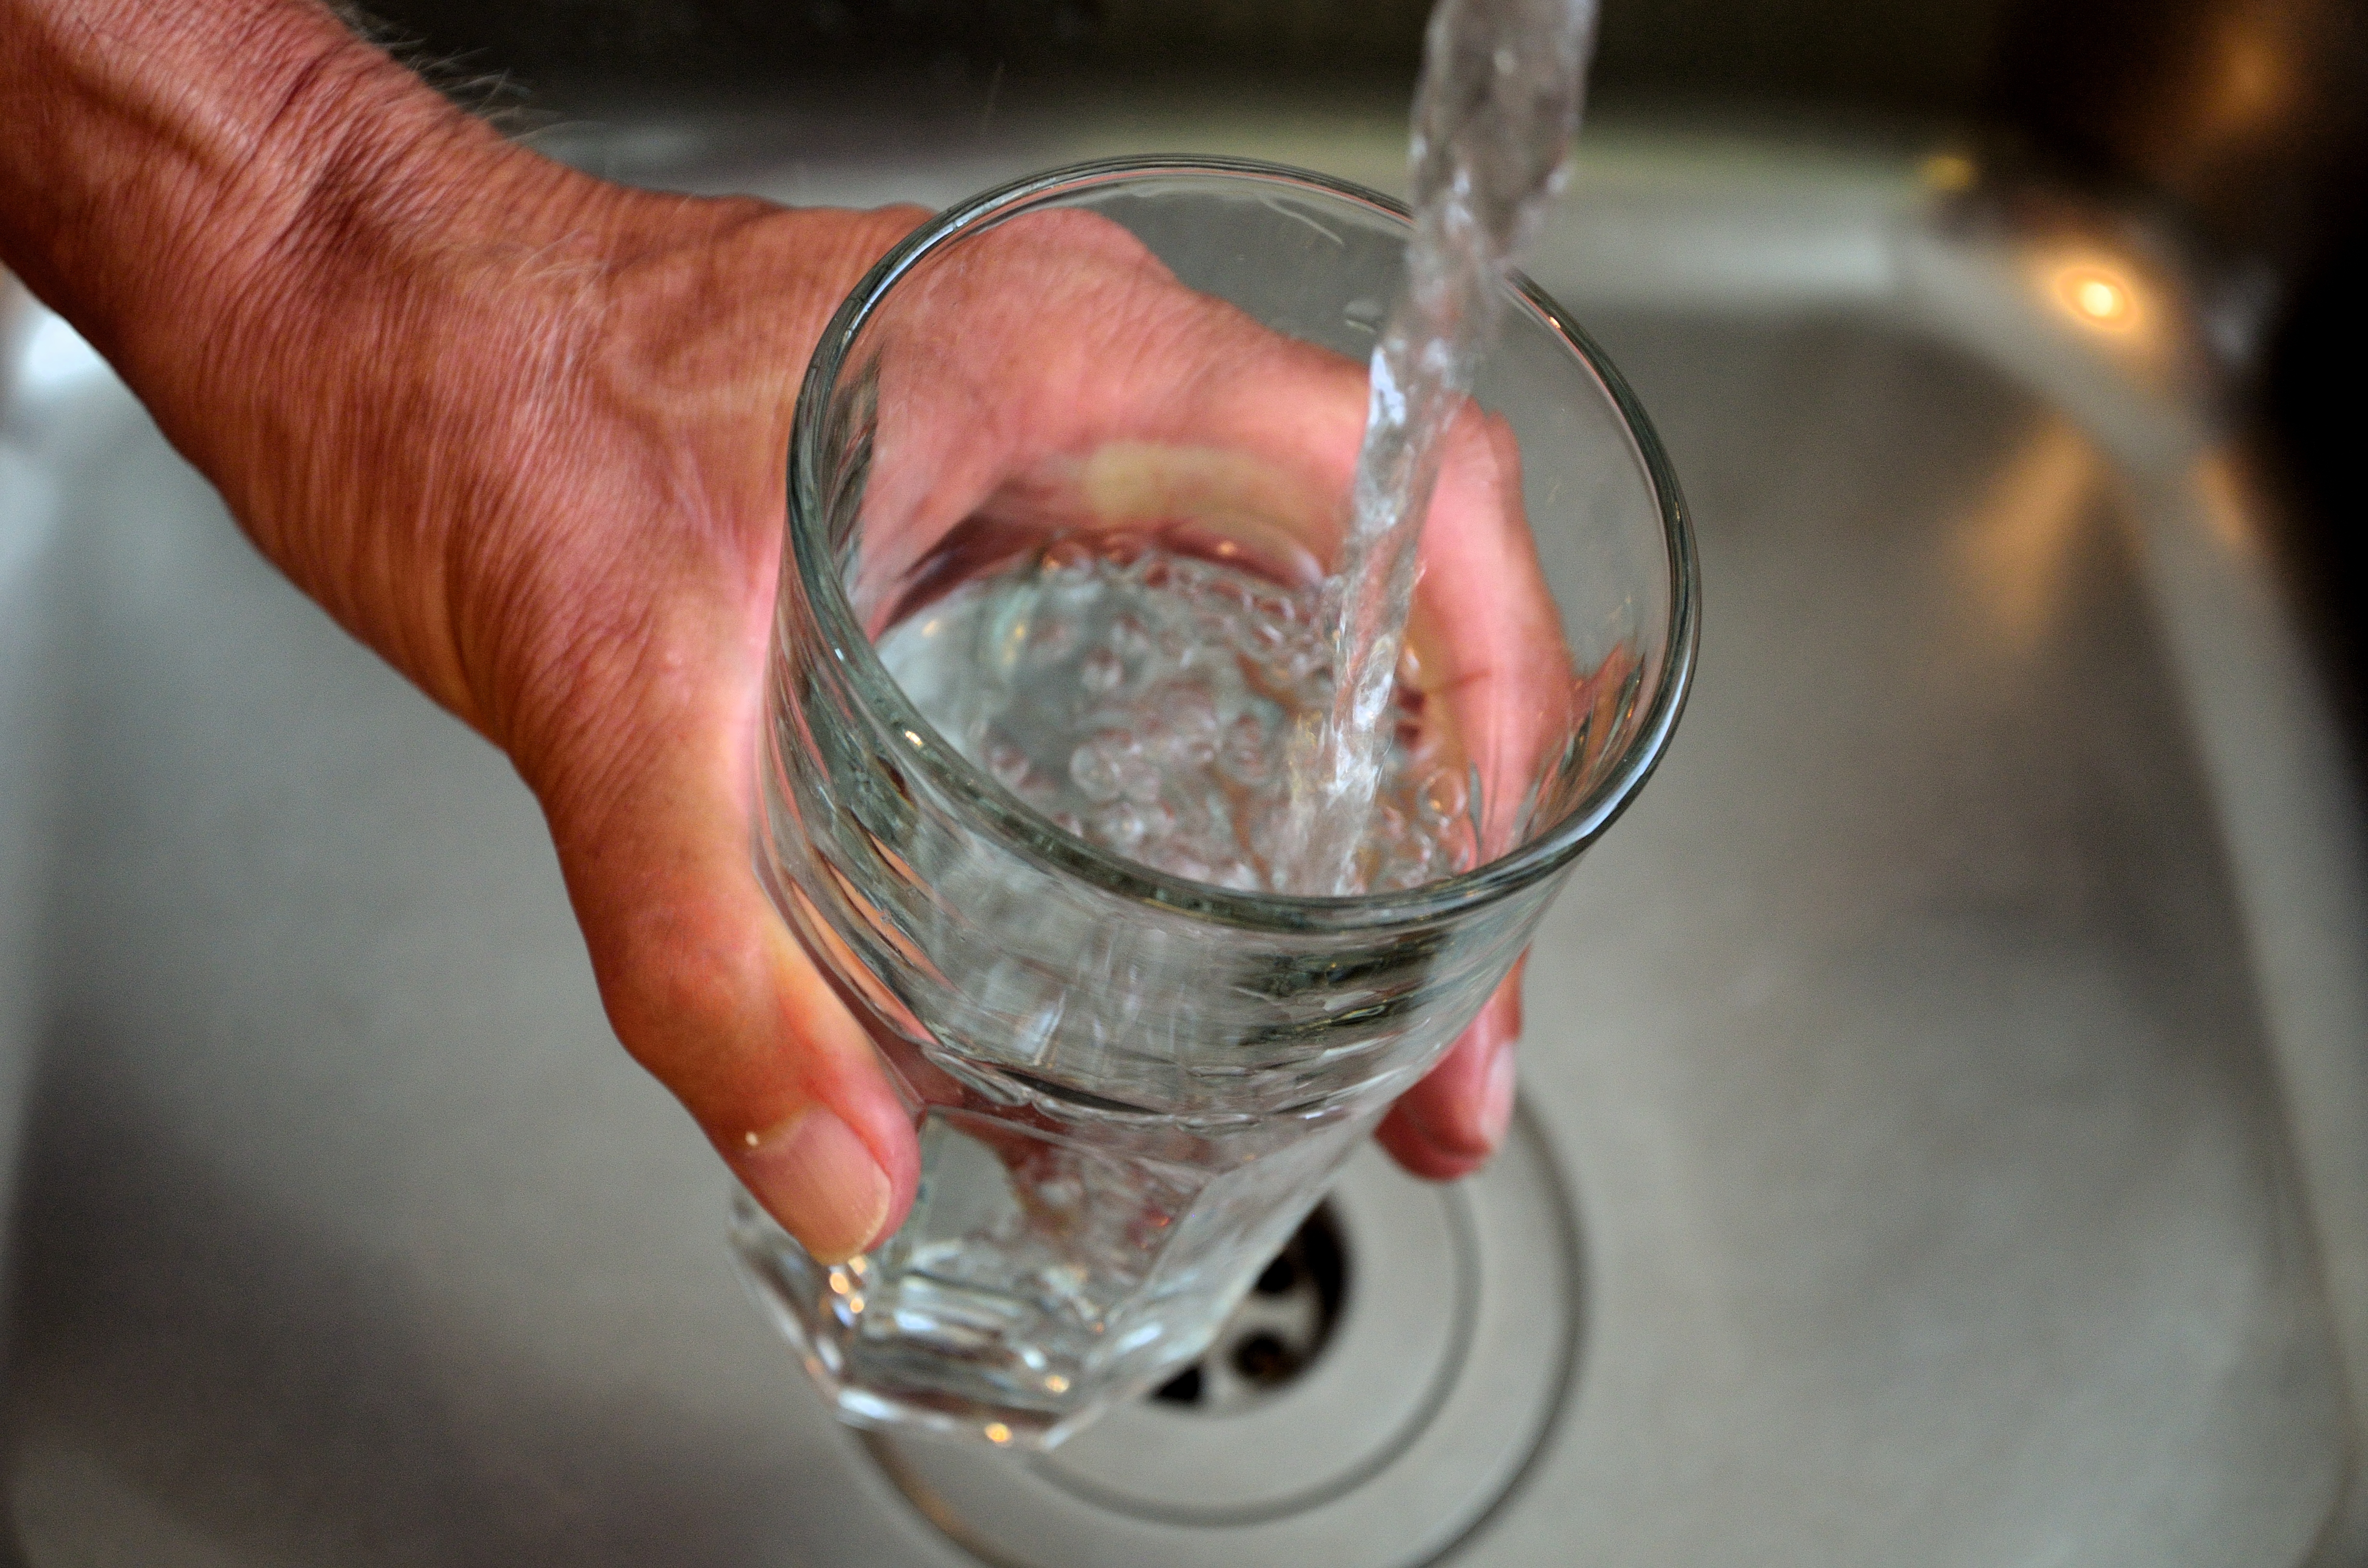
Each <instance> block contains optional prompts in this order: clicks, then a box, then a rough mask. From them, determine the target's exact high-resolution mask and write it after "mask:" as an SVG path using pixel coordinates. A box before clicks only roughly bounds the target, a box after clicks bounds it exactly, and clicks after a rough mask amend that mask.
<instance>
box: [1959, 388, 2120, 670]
mask: <svg viewBox="0 0 2368 1568" xmlns="http://www.w3.org/2000/svg"><path fill="white" fill-rule="evenodd" d="M2101 478H2102V475H2101V474H2100V472H2099V468H2098V463H2097V454H2096V448H2095V447H2093V446H2092V445H2090V443H2089V440H2088V438H2087V437H2084V436H2083V435H2082V434H2081V433H2080V431H2079V430H2078V427H2077V426H2073V425H2071V424H2070V423H2069V422H2067V421H2065V420H2061V419H2048V420H2045V421H2043V422H2042V423H2041V424H2040V425H2039V426H2038V427H2037V428H2036V429H2035V430H2033V431H2032V434H2031V435H2030V436H2029V437H2027V438H2026V439H2025V440H2024V442H2023V443H2022V445H2021V449H2020V450H2018V451H2016V452H2015V453H2014V454H2013V455H2011V456H2010V457H2009V458H2008V459H2007V460H2005V462H2004V464H2003V465H2002V466H2001V467H2000V469H1999V470H1998V473H1997V475H1996V476H1995V477H1994V478H1993V479H1992V481H1991V482H1990V484H1989V486H1988V488H1987V490H1986V491H1985V492H1984V493H1983V494H1982V496H1981V498H1980V500H1979V501H1978V502H1977V503H1976V505H1975V506H1974V508H1973V509H1972V511H1971V512H1970V513H1969V514H1968V515H1967V517H1966V519H1965V524H1964V528H1965V533H1964V539H1965V546H1966V549H1965V556H1966V564H1967V566H1968V569H1969V570H1968V572H1967V574H1966V584H1965V594H1966V598H1967V601H1968V602H1969V603H1971V604H1974V605H1977V606H1979V607H1981V608H1982V609H1983V610H1985V611H1986V612H1987V630H1988V631H1990V632H1991V633H1992V634H1993V635H1995V636H1997V637H1998V639H1999V640H2000V641H2001V642H2003V643H2005V644H2006V645H2007V646H2009V647H2010V648H2015V649H2024V648H2029V647H2031V646H2032V644H2033V643H2035V642H2038V641H2039V640H2040V639H2042V638H2043V637H2044V635H2045V634H2046V633H2047V632H2048V631H2050V630H2051V628H2052V626H2053V624H2054V621H2055V617H2056V616H2057V615H2058V614H2059V613H2061V612H2062V610H2063V608H2064V607H2065V605H2066V601H2067V599H2068V598H2069V597H2070V593H2071V584H2070V582H2069V581H2068V575H2067V574H2068V573H2069V570H2070V568H2071V565H2072V546H2073V543H2074V540H2075V536H2076V534H2077V533H2078V530H2079V528H2081V527H2082V525H2083V524H2085V523H2088V522H2089V521H2090V520H2091V519H2092V518H2093V517H2094V516H2095V512H2096V508H2097V506H2098V502H2099V497H2098V494H2097V487H2098V484H2099V483H2100V479H2101Z"/></svg>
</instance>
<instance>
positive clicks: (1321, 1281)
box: [1151, 1200, 1349, 1415]
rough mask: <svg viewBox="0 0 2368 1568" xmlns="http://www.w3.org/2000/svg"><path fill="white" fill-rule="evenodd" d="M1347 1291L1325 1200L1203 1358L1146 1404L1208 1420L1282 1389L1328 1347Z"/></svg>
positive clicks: (1344, 1263) (1336, 1225)
mask: <svg viewBox="0 0 2368 1568" xmlns="http://www.w3.org/2000/svg"><path fill="white" fill-rule="evenodd" d="M1348 1290H1349V1255H1348V1251H1347V1249H1346V1248H1345V1247H1344V1246H1343V1245H1342V1244H1341V1240H1340V1221H1339V1220H1338V1218H1337V1217H1336V1216H1335V1215H1334V1214H1333V1212H1332V1205H1331V1203H1330V1202H1329V1201H1328V1200H1327V1201H1326V1202H1323V1203H1320V1204H1317V1205H1316V1207H1315V1212H1314V1213H1313V1214H1310V1215H1309V1216H1308V1217H1307V1223H1305V1224H1304V1225H1302V1226H1301V1227H1300V1228H1299V1233H1298V1234H1297V1235H1295V1236H1293V1237H1292V1238H1291V1242H1290V1244H1289V1245H1287V1246H1285V1247H1284V1248H1283V1249H1282V1251H1281V1252H1280V1253H1278V1254H1276V1255H1275V1258H1274V1261H1273V1262H1271V1263H1269V1264H1268V1265H1267V1266H1266V1268H1265V1270H1264V1272H1262V1273H1260V1274H1259V1275H1258V1283H1256V1284H1255V1285H1253V1286H1251V1287H1250V1293H1249V1295H1248V1296H1247V1297H1246V1298H1244V1300H1243V1301H1242V1304H1241V1305H1240V1306H1239V1307H1238V1308H1236V1309H1235V1312H1234V1315H1233V1316H1232V1317H1230V1318H1228V1319H1227V1320H1226V1321H1225V1326H1224V1328H1222V1329H1220V1330H1218V1331H1217V1337H1216V1338H1215V1339H1214V1340H1213V1341H1212V1342H1211V1344H1210V1346H1209V1353H1208V1354H1207V1355H1206V1356H1203V1357H1202V1358H1201V1359H1200V1360H1198V1361H1196V1362H1194V1363H1193V1364H1192V1365H1191V1366H1190V1367H1187V1368H1185V1369H1183V1370H1182V1371H1180V1372H1178V1373H1177V1374H1176V1375H1175V1376H1174V1377H1173V1378H1170V1379H1169V1380H1168V1381H1167V1382H1166V1383H1165V1384H1163V1385H1162V1386H1161V1387H1160V1388H1159V1390H1158V1391H1157V1392H1155V1393H1154V1394H1153V1395H1152V1396H1151V1397H1152V1398H1154V1399H1156V1400H1159V1401H1161V1402H1163V1403H1167V1404H1180V1405H1184V1406H1187V1407H1189V1408H1190V1409H1194V1410H1199V1411H1203V1412H1206V1413H1209V1414H1212V1415H1213V1414H1217V1413H1220V1412H1224V1411H1230V1410H1238V1409H1240V1408H1242V1407H1243V1406H1245V1405H1247V1404H1250V1403H1254V1402H1256V1401H1258V1400H1261V1399H1265V1398H1268V1397H1269V1396H1271V1395H1273V1394H1275V1393H1277V1392H1281V1390H1283V1389H1285V1388H1288V1387H1289V1386H1290V1385H1291V1384H1292V1383H1293V1382H1295V1381H1298V1379H1299V1377H1300V1374H1302V1373H1303V1372H1305V1371H1306V1370H1307V1369H1309V1368H1311V1367H1313V1366H1314V1365H1315V1359H1316V1358H1317V1357H1319V1356H1321V1355H1323V1354H1324V1347H1325V1346H1326V1345H1327V1344H1329V1343H1330V1342H1331V1339H1332V1328H1333V1325H1334V1324H1337V1323H1338V1322H1339V1321H1340V1308H1341V1305H1342V1303H1343V1302H1344V1301H1346V1299H1347V1296H1348Z"/></svg>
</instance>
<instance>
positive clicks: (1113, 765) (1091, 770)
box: [1069, 739, 1124, 801]
mask: <svg viewBox="0 0 2368 1568" xmlns="http://www.w3.org/2000/svg"><path fill="white" fill-rule="evenodd" d="M1069 777H1070V778H1073V779H1075V780H1076V785H1077V788H1078V789H1079V790H1083V791H1085V796H1086V799H1087V800H1088V801H1114V800H1116V799H1118V797H1119V794H1120V792H1121V790H1122V789H1123V788H1124V786H1123V785H1121V782H1120V780H1119V776H1118V758H1117V756H1115V755H1113V754H1112V753H1111V751H1110V748H1108V747H1106V746H1104V745H1102V744H1101V743H1100V741H1099V739H1096V740H1090V741H1087V743H1086V744H1083V745H1081V746H1079V747H1078V748H1077V749H1076V750H1075V751H1073V752H1071V753H1070V754H1069Z"/></svg>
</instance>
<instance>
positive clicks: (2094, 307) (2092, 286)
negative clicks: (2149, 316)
mask: <svg viewBox="0 0 2368 1568" xmlns="http://www.w3.org/2000/svg"><path fill="white" fill-rule="evenodd" d="M2055 294H2056V297H2057V298H2058V299H2060V300H2062V301H2064V302H2065V304H2066V305H2067V306H2069V307H2070V308H2071V311H2072V313H2073V314H2074V315H2076V316H2078V317H2079V318H2080V319H2081V320H2083V321H2085V322H2088V323H2089V324H2091V325H2095V326H2111V327H2127V326H2130V325H2132V324H2134V323H2135V321H2136V319H2137V303H2136V301H2135V298H2134V297H2133V295H2132V294H2131V292H2130V286H2129V285H2128V284H2127V283H2124V282H2123V281H2122V280H2121V279H2120V278H2116V277H2114V276H2113V275H2112V273H2110V272H2107V271H2106V270H2105V269H2104V268H2102V267H2094V266H2090V267H2067V268H2066V269H2065V270H2064V271H2063V272H2062V273H2060V274H2058V275H2057V277H2056V279H2055Z"/></svg>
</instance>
